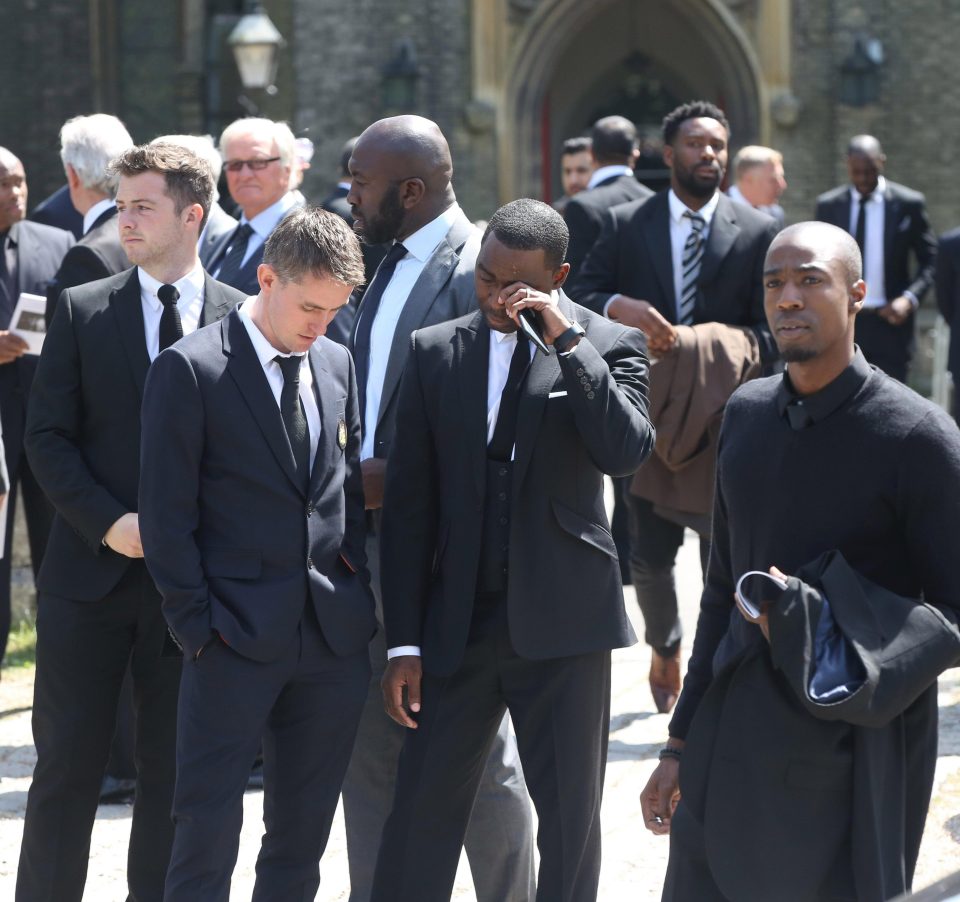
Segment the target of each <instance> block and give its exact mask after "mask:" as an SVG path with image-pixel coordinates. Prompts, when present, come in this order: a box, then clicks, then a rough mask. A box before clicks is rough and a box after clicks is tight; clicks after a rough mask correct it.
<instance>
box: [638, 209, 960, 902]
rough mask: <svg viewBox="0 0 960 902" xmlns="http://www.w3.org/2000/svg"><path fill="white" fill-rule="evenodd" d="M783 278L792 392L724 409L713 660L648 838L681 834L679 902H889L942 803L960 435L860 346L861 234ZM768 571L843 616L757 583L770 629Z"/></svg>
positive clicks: (773, 301)
mask: <svg viewBox="0 0 960 902" xmlns="http://www.w3.org/2000/svg"><path fill="white" fill-rule="evenodd" d="M763 278H764V308H765V311H766V315H767V320H768V322H769V324H770V329H771V331H772V333H773V335H774V338H775V339H776V342H777V347H778V349H779V351H780V354H781V356H782V358H783V360H784V361H785V362H786V371H785V373H784V374H783V375H778V376H772V377H770V378H768V379H757V380H754V381H753V382H749V383H746V384H745V385H743V386H742V387H741V388H739V389H738V390H737V391H736V392H734V394H733V396H732V397H731V398H730V401H729V402H728V404H727V407H726V411H725V414H724V420H723V426H722V430H721V433H720V441H719V455H718V465H717V482H716V499H715V503H714V507H713V511H714V513H713V518H714V519H713V531H712V536H713V545H712V549H711V554H710V565H709V570H708V572H707V579H706V584H705V586H704V591H703V597H702V599H701V602H700V617H699V620H698V622H697V635H696V638H695V640H694V645H693V655H692V657H691V659H690V664H689V667H688V670H687V677H686V680H685V682H684V685H683V692H682V693H681V695H680V699H679V701H678V702H677V707H676V711H675V712H674V715H673V719H672V720H671V721H670V726H669V735H670V738H669V740H668V741H667V745H666V747H665V748H664V749H663V750H661V753H660V764H659V765H658V767H657V769H656V770H655V771H654V773H653V775H652V776H651V778H650V781H649V782H648V784H647V786H646V788H645V789H644V791H643V794H642V795H641V803H642V807H643V816H644V819H645V824H646V826H647V828H648V829H650V830H651V831H652V832H654V833H657V834H665V833H669V834H670V861H669V864H668V868H667V877H666V882H665V886H664V892H663V899H664V900H665V902H694V900H695V902H714V900H717V902H719V900H723V899H737V900H748V899H777V900H778V902H800V900H802V902H827V900H839V899H889V898H891V897H893V896H897V895H899V894H900V893H901V892H904V891H905V890H908V889H909V888H910V882H911V880H912V878H913V869H914V866H915V864H916V861H917V853H918V851H919V847H920V837H921V834H922V832H923V825H924V820H925V817H926V811H927V805H928V803H929V800H930V792H931V788H932V786H933V776H934V768H935V765H936V759H937V690H936V672H935V671H936V667H932V668H927V660H926V659H927V658H929V657H931V655H935V650H936V649H937V647H938V642H939V640H940V639H941V638H943V639H944V640H945V642H946V643H947V646H948V651H949V652H950V653H951V655H952V656H953V657H954V661H955V659H956V658H955V656H956V655H957V654H960V637H958V636H957V630H956V624H957V621H958V619H960V602H958V599H957V590H956V572H955V565H954V555H953V548H954V547H955V544H956V536H957V534H958V532H960V506H958V505H957V503H956V499H957V496H958V494H960V433H958V432H957V429H956V426H955V424H954V423H953V421H952V420H951V419H950V417H949V416H947V414H946V413H944V411H942V410H940V409H939V408H938V407H936V406H935V405H933V404H931V403H930V402H929V401H927V400H925V399H924V398H921V397H920V396H919V395H917V394H915V393H914V392H913V391H911V390H910V389H908V388H906V387H905V386H903V385H901V384H900V383H899V382H897V381H895V380H894V379H891V378H890V377H889V376H887V375H886V374H885V373H883V372H882V371H881V370H879V369H878V368H877V367H875V366H871V365H870V364H869V363H868V362H867V360H866V359H865V358H864V355H863V354H862V352H861V351H860V350H859V349H858V348H857V346H856V345H855V344H854V329H855V322H856V319H857V318H858V317H859V316H862V315H863V304H864V298H865V296H866V294H867V290H868V289H867V286H866V285H865V283H864V281H863V279H862V278H861V262H860V253H859V250H858V248H857V245H856V242H855V241H854V239H853V238H852V237H851V236H850V235H849V234H848V233H847V232H846V231H845V230H842V229H840V228H837V227H835V226H831V225H826V224H823V223H801V224H799V225H796V226H791V227H790V228H788V229H785V230H784V231H782V232H781V233H780V234H779V235H778V236H777V237H776V238H775V239H774V240H773V243H772V244H771V245H770V249H769V251H768V252H767V255H766V260H765V263H764V277H763ZM838 552H839V554H841V555H842V556H843V559H845V564H846V565H848V567H849V570H846V571H843V572H844V573H846V574H847V576H846V578H845V580H843V581H842V582H837V579H838V578H837V577H836V576H832V574H836V573H838V572H840V571H838V570H836V569H834V566H835V565H837V559H836V554H837V553H838ZM827 554H829V555H831V556H832V557H830V558H824V555H827ZM748 571H763V572H768V571H769V572H770V573H773V574H777V575H779V576H781V577H782V576H783V574H787V575H788V576H793V575H798V578H802V579H803V580H804V581H805V582H806V583H808V584H816V585H818V586H821V587H823V595H820V596H817V597H813V595H812V593H811V592H809V591H807V592H805V593H800V592H798V590H797V584H796V583H795V582H794V581H793V580H791V581H790V585H789V586H788V590H787V592H784V593H783V594H782V595H780V594H779V593H777V592H773V591H772V590H771V592H772V594H767V593H763V594H761V592H760V591H759V590H758V589H759V587H758V586H757V583H756V577H754V578H753V579H754V581H753V582H751V583H750V586H749V591H748V592H747V594H748V595H749V596H750V597H751V598H752V599H753V600H754V601H755V602H757V607H758V608H761V610H762V613H761V615H760V616H759V617H757V616H753V615H750V614H749V613H748V612H747V611H746V610H745V609H744V608H742V607H741V606H735V604H734V587H735V586H736V585H737V583H738V579H739V577H740V576H741V575H742V574H744V573H747V572H748ZM850 571H852V573H851V572H850ZM837 585H842V586H843V591H834V590H833V588H831V587H834V586H837ZM745 591H746V590H745ZM894 596H899V597H894ZM763 599H766V601H764V600H763ZM921 599H922V602H923V603H921V601H920V600H921ZM681 757H682V759H683V768H682V771H680V768H679V763H680V759H681ZM678 781H679V782H678ZM681 795H682V797H681ZM881 798H882V799H883V803H882V804H878V800H879V799H881ZM678 801H679V804H678Z"/></svg>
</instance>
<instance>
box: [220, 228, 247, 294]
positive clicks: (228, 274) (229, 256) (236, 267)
mask: <svg viewBox="0 0 960 902" xmlns="http://www.w3.org/2000/svg"><path fill="white" fill-rule="evenodd" d="M252 234H253V229H251V228H250V223H248V222H244V223H241V224H240V225H238V226H237V229H236V231H235V232H234V233H233V237H232V238H231V239H230V244H229V245H228V246H227V252H226V254H224V257H223V263H221V264H220V271H219V272H218V273H217V281H218V282H225V283H226V284H227V285H233V284H234V282H236V281H237V276H238V275H239V273H240V264H241V263H242V262H243V257H244V254H246V252H247V243H248V242H249V241H250V236H251V235H252Z"/></svg>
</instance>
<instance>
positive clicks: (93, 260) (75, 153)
mask: <svg viewBox="0 0 960 902" xmlns="http://www.w3.org/2000/svg"><path fill="white" fill-rule="evenodd" d="M132 146H133V139H132V138H131V137H130V134H129V133H128V132H127V130H126V128H124V126H123V123H122V122H121V121H120V120H119V119H117V118H116V117H115V116H108V115H107V114H105V113H96V114H94V115H93V116H76V117H74V118H73V119H70V120H68V121H67V122H65V123H64V125H63V128H62V129H60V158H61V159H62V160H63V168H64V171H65V172H66V174H67V187H68V188H69V190H70V200H71V201H72V202H73V206H74V207H75V208H76V209H77V210H78V211H79V212H80V213H81V214H82V215H83V238H81V239H80V240H79V241H78V242H77V243H76V244H75V245H74V246H73V247H72V248H70V250H69V251H68V252H67V254H66V256H65V257H64V258H63V262H62V263H61V264H60V269H59V270H57V274H56V276H55V278H54V279H53V281H52V282H51V284H50V286H49V288H48V289H47V327H48V328H49V326H50V323H51V322H52V321H53V314H54V311H55V310H56V307H57V299H58V298H59V297H60V295H61V294H62V293H63V292H64V290H66V289H67V288H73V287H75V286H77V285H85V284H86V283H87V282H93V281H95V280H96V279H105V278H106V277H107V276H113V275H116V274H117V273H120V272H123V271H124V270H125V269H127V267H128V266H129V265H130V261H129V260H128V259H127V255H126V253H125V251H124V248H123V246H122V245H121V243H120V233H119V231H118V229H117V220H116V215H117V207H116V204H115V203H114V200H113V196H114V194H115V193H116V190H117V179H116V176H114V175H112V174H111V173H110V168H109V167H110V162H111V160H113V159H114V158H115V157H117V156H118V155H119V154H121V153H123V151H125V150H127V149H128V148H130V147H132Z"/></svg>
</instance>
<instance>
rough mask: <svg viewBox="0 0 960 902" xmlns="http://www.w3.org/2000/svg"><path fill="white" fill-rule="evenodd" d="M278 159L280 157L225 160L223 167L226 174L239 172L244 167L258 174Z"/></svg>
mask: <svg viewBox="0 0 960 902" xmlns="http://www.w3.org/2000/svg"><path fill="white" fill-rule="evenodd" d="M279 159H280V157H267V158H266V159H264V160H227V161H226V162H225V163H224V164H223V165H224V168H225V169H226V170H227V172H240V171H241V170H242V169H243V167H244V166H249V167H250V170H251V172H259V171H260V170H261V169H266V168H267V166H269V165H270V164H271V163H276V162H277V160H279Z"/></svg>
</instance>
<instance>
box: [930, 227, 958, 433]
mask: <svg viewBox="0 0 960 902" xmlns="http://www.w3.org/2000/svg"><path fill="white" fill-rule="evenodd" d="M936 289H937V309H938V310H939V311H940V315H941V316H942V317H943V318H944V319H945V320H946V321H947V325H948V326H949V327H950V350H949V351H948V354H947V369H948V370H950V374H951V375H952V376H953V385H954V389H953V418H954V419H955V420H958V422H960V229H953V230H952V231H949V232H947V233H946V234H944V235H941V236H940V244H939V246H938V248H937V271H936Z"/></svg>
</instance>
